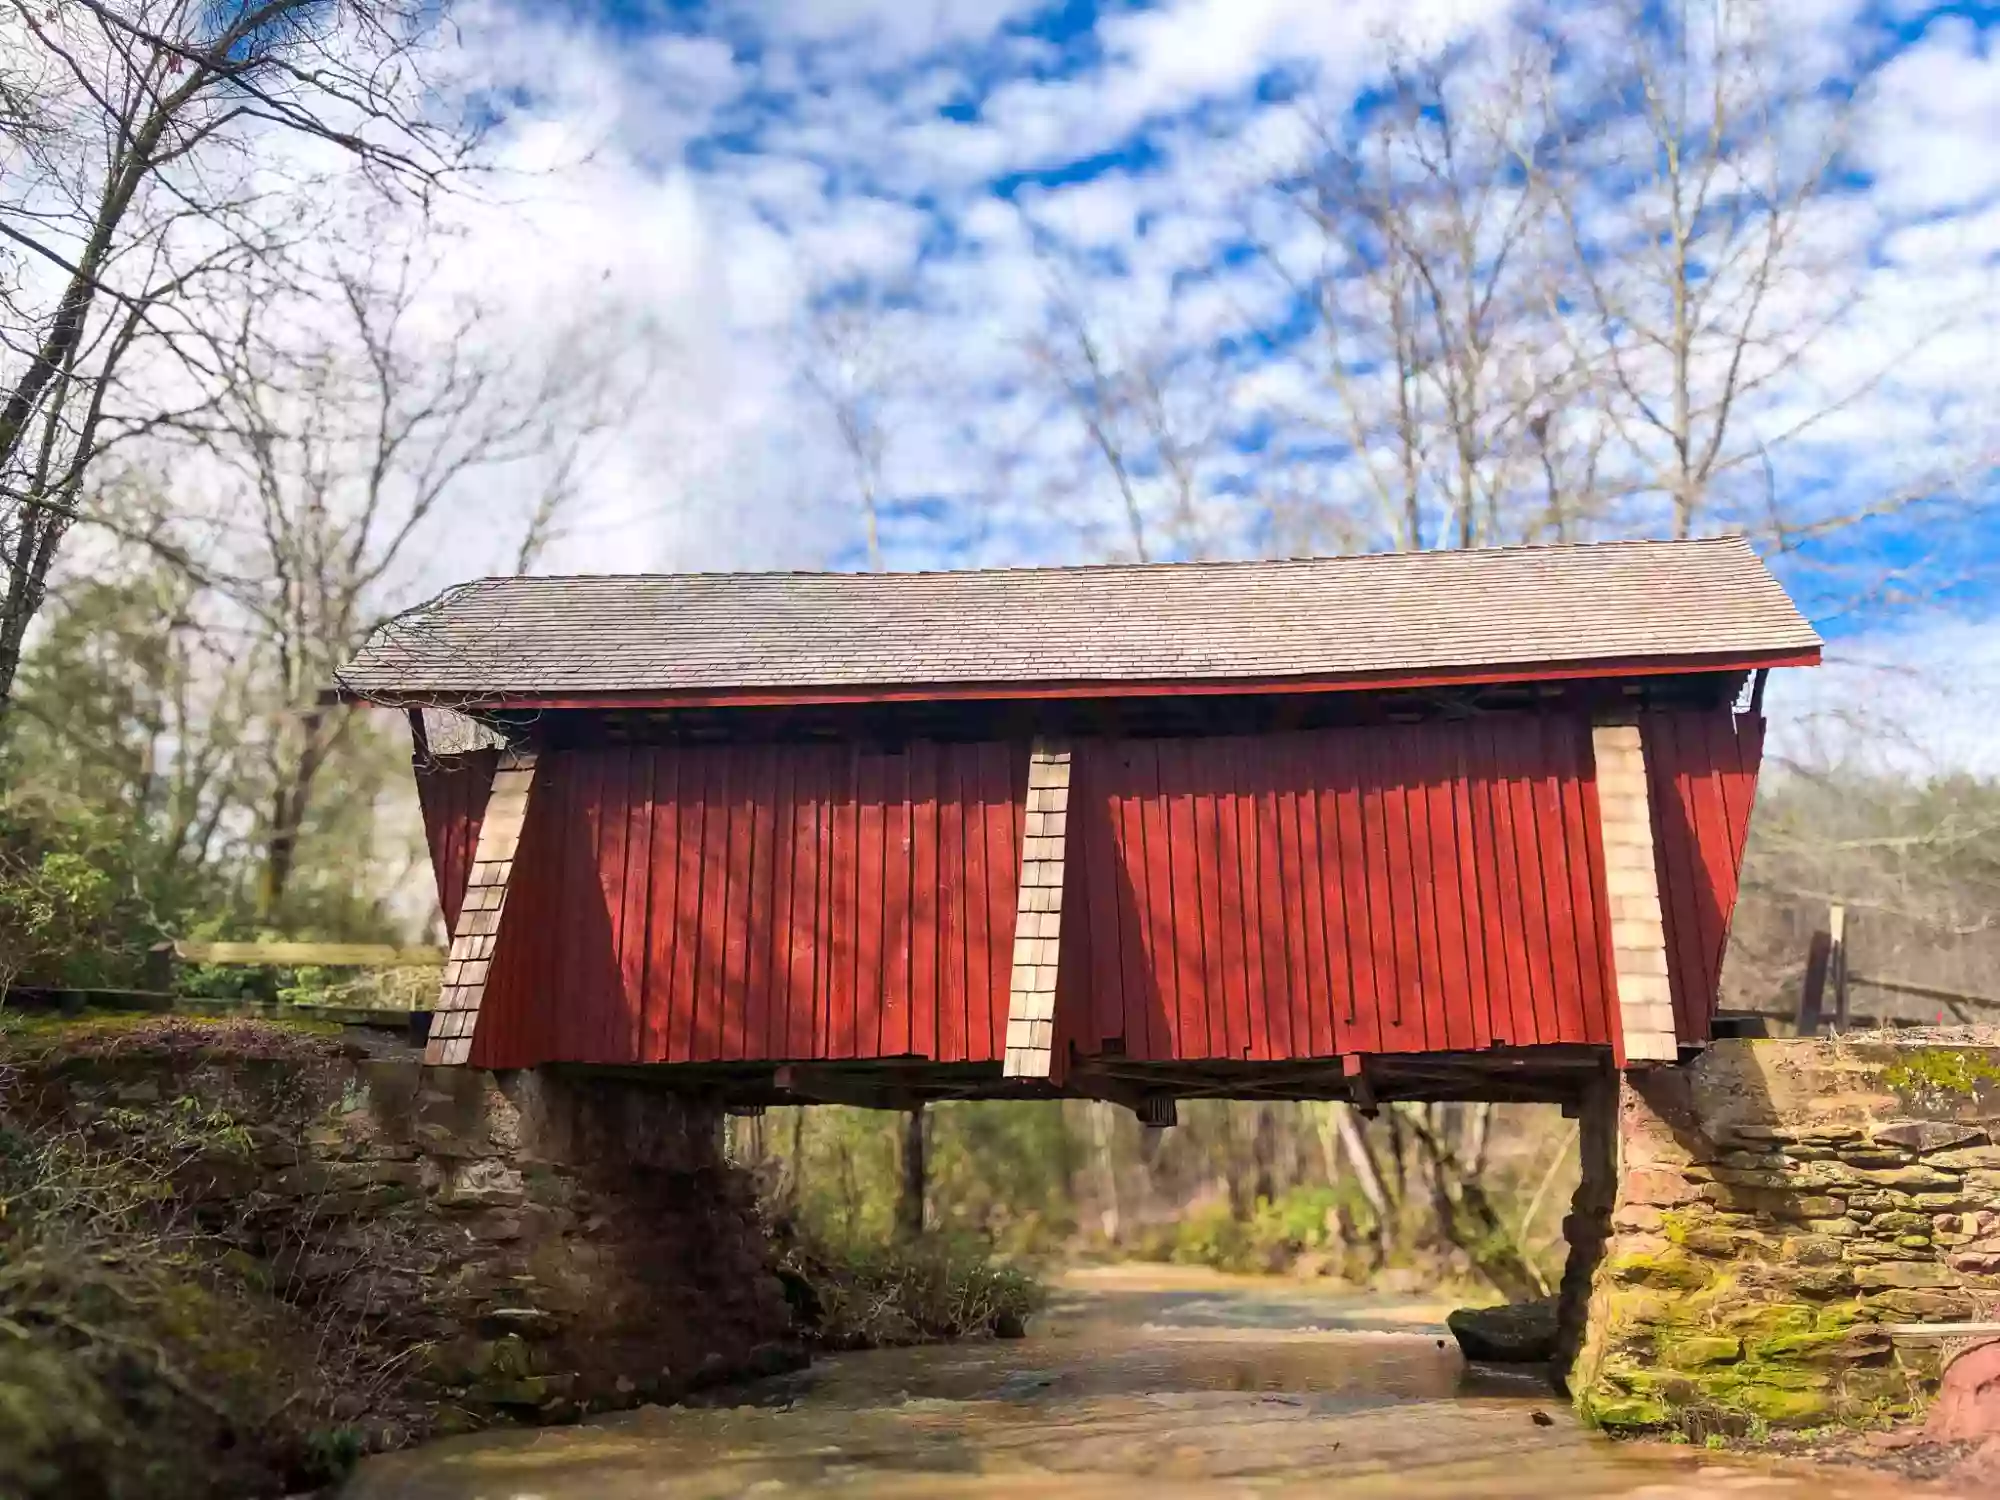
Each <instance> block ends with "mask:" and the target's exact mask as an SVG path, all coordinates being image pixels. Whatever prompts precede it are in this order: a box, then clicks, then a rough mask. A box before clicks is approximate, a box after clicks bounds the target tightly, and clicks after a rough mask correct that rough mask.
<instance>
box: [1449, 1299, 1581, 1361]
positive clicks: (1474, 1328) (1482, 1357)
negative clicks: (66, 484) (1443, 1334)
mask: <svg viewBox="0 0 2000 1500" xmlns="http://www.w3.org/2000/svg"><path fill="white" fill-rule="evenodd" d="M1445 1326H1446V1327H1448V1328H1450V1329H1451V1333H1452V1337H1453V1338H1455V1339H1457V1340H1458V1347H1459V1349H1460V1351H1461V1352H1463V1353H1464V1355H1465V1357H1466V1358H1467V1359H1471V1360H1479V1361H1482V1362H1484V1363H1487V1364H1502V1365H1529V1364H1544V1363H1546V1362H1547V1361H1549V1360H1551V1359H1553V1358H1555V1352H1556V1299H1555V1298H1553V1297H1546V1298H1544V1299H1542V1300H1541V1301H1539V1302H1516V1303H1514V1304H1512V1305H1511V1306H1507V1307H1461V1308H1459V1309H1457V1310H1456V1311H1454V1312H1453V1313H1452V1314H1451V1315H1450V1316H1449V1317H1447V1318H1446V1319H1445Z"/></svg>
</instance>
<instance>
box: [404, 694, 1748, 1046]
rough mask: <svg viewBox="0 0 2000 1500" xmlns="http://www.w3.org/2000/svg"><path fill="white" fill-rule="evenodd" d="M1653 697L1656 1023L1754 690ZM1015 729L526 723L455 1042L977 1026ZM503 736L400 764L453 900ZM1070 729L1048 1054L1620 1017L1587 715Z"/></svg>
mask: <svg viewBox="0 0 2000 1500" xmlns="http://www.w3.org/2000/svg"><path fill="white" fill-rule="evenodd" d="M1642 724H1643V726H1644V729H1643V732H1644V736H1645V744H1646V750H1647V759H1648V765H1649V768H1650V775H1651V794H1652V796H1651V800H1652V806H1653V817H1654V838H1655V845H1656V848H1657V851H1658V868H1659V873H1660V882H1661V897H1662V907H1663V911H1664V915H1665V925H1666V939H1667V948H1668V956H1669V971H1670V974H1671V978H1672V986H1673V997H1674V1006H1675V1016H1676V1022H1677V1028H1678V1030H1679V1034H1680V1036H1681V1037H1682V1039H1683V1040H1696V1039H1701V1038H1705V1037H1707V1035H1708V1034H1709V1018H1710V1015H1711V1013H1712V1011H1713V1009H1714V1005H1715V1000H1716V993H1717V986H1718V980H1719V974H1720V969H1721V960H1722V952H1723V948H1724V945H1725V944H1726V942H1727V939H1728V929H1729V917H1730V913H1731V911H1732V909H1733V907H1734V904H1735V900H1736V890H1737V879H1738V874H1739V871H1740V869H1741V864H1742V856H1743V846H1744V842H1745V839H1746V837H1747V834H1748V828H1749V819H1750V806H1751V801H1752V798H1753V796H1754V793H1755V788H1756V773H1757V765H1758V759H1759V756H1760V753H1761V750H1762V743H1763V723H1762V721H1761V720H1760V719H1756V718H1751V717H1732V716H1731V715H1729V714H1727V713H1683V714H1649V715H1646V716H1645V717H1644V718H1643V719H1642ZM1026 760H1027V748H1026V746H1025V744H1013V745H1003V744H983V745H938V744H929V743H922V742H919V743H913V744H911V745H909V746H908V747H907V748H906V749H904V750H902V751H899V752H896V753H886V752H882V751H876V750H868V749H863V748H860V747H857V746H852V745H726V746H725V745H716V746H698V747H681V746H637V747H629V748H609V749H598V750H574V751H549V752H545V753H544V754H543V756H542V758H541V761H540V765H539V767H538V772H537V777H536V784H535V792H534V795H533V797H532V799H531V802H530V811H529V816H528V821H527V825H526V827H525V829H524V830H523V834H522V843H521V847H520V850H519V852H518V855H517V857H516V861H515V869H514V878H513V882H512V885H511V888H510V892H509V896H508V905H507V916H506V920H505V922H504V923H503V926H502V932H501V936H500V942H499V946H498V951H497V952H496V954H495V962H494V966H493V973H492V978H491V980H490V981H489V984H488V987H487V992H486V999H485V1004H484V1007H483V1010H482V1015H481V1020H480V1024H479V1029H478V1032H477V1034H476V1039H475V1044H474V1050H473V1061H474V1062H475V1063H477V1064H479V1065H483V1066H489V1067H500V1066H524V1065H529V1064H533V1063H537V1062H542V1061H561V1060H575V1061H593V1062H704V1061H727V1060H770V1061H784V1060H801V1061H804V1060H814V1059H839V1058H872V1057H917V1058H928V1059H932V1060H935V1061H939V1062H992V1061H996V1060H997V1059H998V1058H999V1057H1000V1055H1001V1050H1002V1040H1003V1037H1004V1034H1005V1026H1006V1011H1007V980H1008V969H1009V960H1010V956H1011V946H1012V936H1013V914H1014V907H1015V898H1016V890H1015V883H1016V879H1017V876H1018V872H1019V868H1020V838H1021V829H1022V826H1023V823H1022V805H1023V791H1024V788H1025V783H1026ZM493 764H494V757H493V754H492V752H482V753H479V754H476V755H469V756H462V757H453V758H451V759H449V760H446V761H440V762H438V763H436V764H434V765H432V766H430V767H427V768H425V769H423V770H422V771H420V773H419V776H418V784H419V787H420V790H421V794H422V801H423V808H424V818H425V827H426V831H427V834H428V836H429V840H430V847H431V857H432V860H433V864H434V866H435V869H436V872H437V876H438V886H439V897H440V901H441V904H442V905H443V907H444V910H445V915H446V922H447V925H448V926H449V925H450V924H451V923H454V922H455V921H456V919H457V914H458V907H459V903H460V900H461V899H462V895H463V891H464V886H465V877H466V871H467V870H468V868H469V866H470V862H471V856H472V851H473V848H474V846H475V844H476V842H477V840H478V834H479V824H480V820H481V817H482V815H483V812H484V808H485V799H486V793H487V788H488V786H489V785H490V783H491V779H492V772H493ZM1074 765H1075V777H1076V780H1075V784H1074V787H1073V790H1072V803H1071V815H1070V822H1069V827H1068V830H1067V831H1068V836H1069V837H1068V858H1069V871H1068V876H1069V884H1068V887H1067V890H1066V893H1065V898H1064V904H1065V911H1064V920H1063V942H1062V962H1061V966H1060V973H1059V978H1058V994H1057V1008H1056V1033H1057V1042H1058V1048H1059V1050H1060V1051H1062V1052H1063V1053H1064V1054H1065V1055H1066V1054H1067V1052H1068V1050H1069V1049H1070V1048H1071V1047H1074V1049H1075V1050H1076V1052H1077V1053H1078V1054H1080V1055H1082V1056H1086V1057H1087V1056H1091V1055H1094V1054H1099V1053H1114V1054H1115V1053H1121V1052H1122V1054H1123V1055H1124V1056H1126V1057H1129V1058H1132V1059H1135V1060H1155V1061H1164V1060H1172V1059H1223V1058H1227V1059H1251V1060H1279V1059H1286V1058H1306V1057H1312V1058H1325V1057H1333V1056H1337V1055H1342V1054H1351V1053H1370V1052H1421V1051H1447V1050H1450V1051H1458V1050H1476V1049H1480V1048H1485V1047H1488V1046H1495V1045H1506V1046H1529V1045H1535V1044H1541V1043H1555V1042H1585V1043H1605V1042H1608V1041H1610V1040H1611V1039H1612V1034H1613V1028H1612V1016H1613V1014H1614V1005H1613V984H1612V979H1611V977H1610V966H1609V942H1608V938H1609V931H1608V923H1607V922H1606V921H1605V919H1604V915H1603V914H1604V912H1605V910H1606V906H1607V903H1606V901H1605V897H1604V876H1603V836H1602V830H1601V828H1600V826H1599V822H1598V811H1597V799H1596V796H1595V794H1594V789H1593V786H1592V776H1593V771H1592V767H1591V762H1590V731H1589V727H1588V725H1587V724H1585V723H1583V722H1582V721H1580V720H1575V719H1567V718H1561V717H1554V716H1550V717H1532V716H1497V715H1496V716H1491V717H1485V718H1480V719H1475V720H1470V721H1464V722H1459V723H1448V724H1447V723H1439V724H1425V725H1403V726H1388V727H1373V728H1358V729H1335V730H1319V731H1311V732H1303V733H1292V734H1274V735H1263V736H1243V737H1218V738H1204V739H1156V740H1139V739H1133V740H1081V741H1078V742H1076V745H1075V761H1074ZM1059 1063H1060V1059H1059Z"/></svg>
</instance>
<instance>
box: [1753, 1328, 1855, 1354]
mask: <svg viewBox="0 0 2000 1500" xmlns="http://www.w3.org/2000/svg"><path fill="white" fill-rule="evenodd" d="M1848 1339H1849V1335H1848V1334H1847V1333H1845V1332H1829V1333H1780V1334H1776V1335H1773V1336H1772V1337H1770V1338H1764V1339H1758V1340H1756V1341H1755V1342H1753V1343H1751V1344H1748V1345H1746V1346H1745V1348H1746V1352H1747V1353H1748V1354H1749V1356H1750V1358H1752V1359H1756V1360H1766V1361H1770V1360H1802V1361H1812V1360H1816V1359H1819V1358H1820V1357H1822V1356H1824V1355H1827V1354H1830V1353H1833V1352H1835V1351H1837V1350H1839V1349H1840V1348H1842V1347H1843V1346H1844V1345H1845V1344H1846V1343H1847V1342H1848Z"/></svg>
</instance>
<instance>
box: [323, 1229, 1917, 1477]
mask: <svg viewBox="0 0 2000 1500" xmlns="http://www.w3.org/2000/svg"><path fill="white" fill-rule="evenodd" d="M1444 1313H1445V1308H1444V1307H1443V1306H1441V1305H1434V1304H1422V1303H1415V1302H1408V1301H1394V1300H1385V1299H1381V1298H1371V1297H1357V1296H1351V1295H1348V1296H1341V1295H1332V1294H1328V1293H1324V1292H1317V1291H1315V1290H1314V1289H1312V1288H1310V1287H1308V1286H1305V1285H1303V1284H1295V1283H1289V1282H1283V1281H1276V1280H1255V1279H1250V1278H1231V1277H1222V1276H1215V1275H1210V1274H1207V1273H1196V1272H1187V1273H1181V1272H1176V1271H1172V1270H1170V1269H1167V1268H1161V1267H1112V1268H1106V1269H1102V1270H1089V1271H1079V1272H1074V1273H1071V1274H1070V1275H1068V1276H1066V1277H1064V1278H1063V1279H1062V1280H1061V1281H1060V1282H1059V1283H1058V1284H1057V1290H1056V1294H1055V1296H1054V1298H1053V1300H1052V1303H1051V1306H1050V1307H1049V1309H1048V1311H1047V1312H1046V1313H1045V1314H1043V1315H1042V1316H1041V1317H1040V1318H1038V1319H1037V1320H1036V1323H1035V1326H1034V1328H1033V1330H1032V1331H1031V1334H1030V1336H1029V1337H1028V1338H1026V1339H1021V1340H1016V1341H1005V1342H1001V1341H984V1340H981V1341H976V1342H968V1343H961V1344H954V1345H942V1346H930V1347H924V1348H913V1349H883V1350H873V1351H869V1352H865V1353H856V1354H844V1355H837V1356H830V1357H826V1358H822V1359H820V1360H818V1361H816V1362H815V1363H814V1365H813V1366H812V1368H811V1369H810V1370H807V1371H803V1372H800V1373H799V1374H797V1375H793V1376H787V1377H781V1378H779V1379H776V1380H772V1381H766V1382H762V1383H760V1384H758V1385H755V1386H750V1387H744V1388H740V1389H737V1390H733V1391H730V1392H727V1393H718V1394H716V1395H713V1396H711V1397H710V1398H709V1401H708V1404H703V1405H691V1406H677V1407H671V1408H665V1407H648V1408H643V1409H641V1410H639V1411H634V1412H626V1413H621V1414H619V1415H616V1416H607V1417H602V1418H597V1419H593V1420H591V1421H588V1422H584V1423H581V1424H579V1425H577V1426H573V1427H565V1428H543V1429H539V1430H510V1431H496V1432H486V1433H481V1434H476V1435H473V1436H468V1437H458V1438H450V1439H446V1440H444V1441H441V1442H437V1443H432V1444H429V1445H427V1446H425V1447H422V1448H417V1449H412V1450H410V1451H407V1452H402V1453H395V1454H388V1455H384V1456H382V1457H378V1458H374V1459H370V1460H368V1461H367V1462H365V1463H364V1464H363V1465H362V1466H361V1468H360V1469H359V1470H358V1471H357V1473H356V1474H355V1476H354V1478H353V1479H352V1480H351V1481H350V1483H349V1484H348V1486H347V1488H346V1489H345V1490H344V1491H343V1500H639V1497H647V1500H659V1497H668V1496H671V1497H674V1500H711V1497H714V1500H720V1497H723V1496H786V1495H793V1494H808V1493H810V1494H828V1495H851V1496H869V1497H881V1500H906V1497H907V1500H915V1497H918V1496H924V1497H933V1496H936V1497H996V1496H1023V1497H1049V1500H1058V1497H1060V1500H1081V1497H1086V1496H1089V1497H1100V1496H1101V1497H1114V1496H1116V1497H1144V1500H1183V1497H1188V1500H1192V1497H1197V1496H1199V1497H1222V1496H1238V1495H1246V1496H1247V1495H1260V1496H1261V1495H1290V1494H1316V1495H1321V1494H1328V1493H1338V1494H1339V1495H1341V1496H1342V1497H1343V1500H1374V1497H1378V1496H1379V1497H1383V1500H1389V1497H1394V1500H1472V1497H1482V1500H1484V1497H1492V1500H1515V1497H1519V1500H1544V1497H1549V1496H1564V1497H1621V1500H1694V1497H1704V1500H1705V1497H1724V1496H1739V1495H1741V1496H1748V1497H1755V1500H1893V1497H1901V1496H1909V1497H1914V1496H1918V1495H1927V1496H1932V1497H1936V1496H1939V1495H1941V1494H1945V1493H1948V1492H1947V1491H1941V1490H1938V1489H1936V1488H1933V1487H1929V1486H1919V1485H1913V1484H1906V1483H1901V1482H1899V1481H1897V1480H1894V1479H1892V1478H1889V1477H1887V1476H1882V1475H1877V1474H1873V1473H1870V1472H1867V1471H1863V1470H1859V1469H1851V1468H1828V1467H1821V1466H1815V1465H1805V1464H1794V1463H1785V1462H1780V1461H1776V1460H1770V1459H1765V1458H1760V1457H1756V1456H1752V1455H1741V1454H1719V1453H1710V1452H1707V1451H1704V1450H1701V1449H1693V1448H1685V1447H1676V1446H1671V1445H1668V1444H1654V1443H1615V1442H1612V1441H1610V1440H1609V1439H1607V1438H1604V1437H1601V1436H1599V1435H1597V1434H1595V1433H1591V1432H1588V1431H1586V1430H1584V1428H1583V1427H1582V1426H1580V1425H1579V1424H1578V1422H1577V1421H1576V1419H1575V1417H1574V1416H1573V1415H1572V1414H1571V1412H1570V1410H1569V1408H1568V1406H1567V1405H1566V1404H1564V1403H1563V1402H1562V1401H1561V1400H1560V1399H1559V1398H1557V1397H1555V1396H1554V1395H1552V1394H1551V1392H1550V1391H1549V1388H1548V1386H1547V1385H1546V1383H1545V1382H1544V1381H1543V1380H1541V1379H1540V1378H1539V1376H1536V1375H1530V1374H1526V1373H1521V1374H1514V1373H1495V1372H1491V1371H1486V1370H1479V1369H1468V1367H1467V1366H1466V1365H1465V1363H1464V1361H1463V1360H1462V1359H1461V1358H1460V1357H1459V1354H1458V1351H1457V1348H1456V1346H1455V1345H1454V1344H1453V1343H1452V1342H1451V1340H1450V1339H1449V1338H1448V1337H1447V1336H1446V1334H1445V1331H1444V1328H1443V1317H1444Z"/></svg>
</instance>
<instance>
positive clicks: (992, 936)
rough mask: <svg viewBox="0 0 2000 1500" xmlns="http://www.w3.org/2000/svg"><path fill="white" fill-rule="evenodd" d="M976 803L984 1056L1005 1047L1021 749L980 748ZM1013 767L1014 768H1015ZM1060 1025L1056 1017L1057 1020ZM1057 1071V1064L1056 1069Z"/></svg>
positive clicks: (1022, 799)
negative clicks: (981, 822)
mask: <svg viewBox="0 0 2000 1500" xmlns="http://www.w3.org/2000/svg"><path fill="white" fill-rule="evenodd" d="M978 750H979V770H980V802H981V804H982V805H983V806H984V807H985V809H986V911H987V944H988V947H987V955H986V965H987V984H988V987H989V988H988V993H989V994H990V996H991V997H992V998H991V1000H990V1002H989V1005H988V1008H987V1017H988V1021H987V1037H988V1041H987V1047H988V1051H987V1054H986V1055H987V1056H988V1057H1001V1056H1004V1055H1005V1053H1006V1047H1007V990H1008V984H1009V981H1010V979H1011V977H1012V975H1013V971H1014V913H1015V911H1016V910H1017V909H1018V908H1019V906H1020V899H1021V898H1020V885H1021V830H1022V828H1023V826H1024V825H1025V821H1026V818H1027V807H1028V803H1027V789H1028V763H1027V754H1026V751H1025V749H1023V750H1022V751H1020V752H1019V753H1018V755H1017V753H1016V751H1015V748H1014V747H1013V746H1010V745H981V746H979V747H978ZM1017 762H1018V763H1017ZM1057 1022H1058V1024H1060V1022H1061V1017H1057ZM1058 1066H1060V1064H1058Z"/></svg>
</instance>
